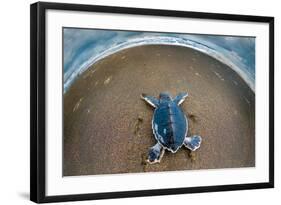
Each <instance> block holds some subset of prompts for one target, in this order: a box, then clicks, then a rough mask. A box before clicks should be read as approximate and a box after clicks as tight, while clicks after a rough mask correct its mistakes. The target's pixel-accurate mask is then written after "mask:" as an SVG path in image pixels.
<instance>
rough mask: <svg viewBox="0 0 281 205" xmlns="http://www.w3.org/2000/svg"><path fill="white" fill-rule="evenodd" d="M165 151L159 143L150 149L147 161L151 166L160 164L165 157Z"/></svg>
mask: <svg viewBox="0 0 281 205" xmlns="http://www.w3.org/2000/svg"><path fill="white" fill-rule="evenodd" d="M164 152H165V150H164V149H163V147H162V145H160V144H159V143H157V144H155V145H154V146H153V147H151V148H150V149H149V152H148V159H147V160H146V161H147V162H148V163H149V164H155V163H157V162H158V163H159V162H160V161H161V158H162V157H163V155H164Z"/></svg>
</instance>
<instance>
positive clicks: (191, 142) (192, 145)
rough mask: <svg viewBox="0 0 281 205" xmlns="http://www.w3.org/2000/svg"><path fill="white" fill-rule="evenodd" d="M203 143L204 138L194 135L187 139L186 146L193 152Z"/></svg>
mask: <svg viewBox="0 0 281 205" xmlns="http://www.w3.org/2000/svg"><path fill="white" fill-rule="evenodd" d="M201 142H202V138H201V137H200V136H199V135H193V136H192V137H185V139H184V142H183V144H184V146H185V147H186V148H188V149H190V150H191V151H195V150H197V149H198V148H199V147H200V145H201Z"/></svg>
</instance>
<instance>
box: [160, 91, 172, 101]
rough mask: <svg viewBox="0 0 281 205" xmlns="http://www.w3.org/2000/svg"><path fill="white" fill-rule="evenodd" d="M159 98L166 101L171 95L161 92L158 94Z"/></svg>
mask: <svg viewBox="0 0 281 205" xmlns="http://www.w3.org/2000/svg"><path fill="white" fill-rule="evenodd" d="M159 99H160V102H167V101H171V100H172V97H171V95H170V94H169V93H167V92H162V93H160V95H159Z"/></svg>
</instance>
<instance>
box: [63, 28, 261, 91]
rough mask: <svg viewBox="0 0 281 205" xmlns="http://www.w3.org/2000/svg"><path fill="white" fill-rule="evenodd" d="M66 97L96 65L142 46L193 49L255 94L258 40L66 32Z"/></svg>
mask: <svg viewBox="0 0 281 205" xmlns="http://www.w3.org/2000/svg"><path fill="white" fill-rule="evenodd" d="M63 32H64V34H63V36H64V48H63V49H64V59H63V60H64V68H63V71H64V93H65V92H67V90H68V88H69V87H70V86H71V85H72V83H73V82H74V81H75V79H76V78H77V77H78V76H79V75H81V74H82V73H83V72H84V71H85V70H87V69H88V68H89V67H90V66H91V65H93V64H94V63H95V62H97V61H99V60H100V59H103V58H105V57H107V56H109V55H111V54H113V53H115V52H118V51H121V50H123V49H126V48H131V47H135V46H141V45H176V46H184V47H189V48H193V49H195V50H198V51H200V52H202V53H205V54H207V55H209V56H211V57H213V58H215V59H217V60H219V61H220V62H222V63H224V64H226V65H227V66H229V67H230V68H232V69H233V70H234V71H235V72H236V73H238V75H239V76H240V77H241V78H242V79H243V80H244V81H245V82H246V83H247V84H248V86H249V87H250V88H251V89H252V90H253V91H254V92H255V37H241V36H218V35H200V34H174V33H156V32H131V31H112V30H96V29H78V28H64V31H63Z"/></svg>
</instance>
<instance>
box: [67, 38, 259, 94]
mask: <svg viewBox="0 0 281 205" xmlns="http://www.w3.org/2000/svg"><path fill="white" fill-rule="evenodd" d="M142 45H175V46H184V47H188V48H192V49H195V50H197V51H200V52H202V53H205V54H207V55H209V56H211V57H213V58H215V59H217V60H218V61H220V62H221V63H223V64H225V65H227V66H229V67H230V68H232V69H233V70H234V71H235V72H236V73H237V74H238V75H239V76H240V77H241V78H242V79H243V80H244V81H245V82H246V83H247V84H248V86H249V87H250V88H251V89H252V91H253V92H255V76H254V75H253V74H251V73H250V72H249V71H248V69H247V66H246V65H245V64H243V63H242V62H241V60H239V58H238V59H237V56H236V55H234V54H233V53H231V52H230V51H229V50H226V49H224V48H222V47H219V46H217V45H215V44H209V45H206V44H203V43H200V42H198V41H196V40H192V39H187V38H184V37H174V36H152V37H141V38H133V39H129V40H127V41H125V42H121V43H116V44H115V45H113V46H112V47H110V48H108V49H105V50H104V51H103V52H100V53H98V54H95V55H93V56H92V57H91V58H90V59H89V60H87V61H85V62H84V63H83V64H81V65H80V66H79V68H78V69H75V70H74V71H73V70H72V71H68V72H66V73H65V74H64V93H65V92H66V91H67V90H68V88H69V87H70V86H71V85H72V83H73V82H74V80H75V79H76V78H77V77H78V76H79V75H81V74H82V73H83V72H84V71H85V70H87V69H88V68H89V67H90V66H91V65H93V64H94V63H96V62H97V61H99V60H101V59H103V58H105V57H107V56H109V55H111V54H113V53H116V52H118V51H121V50H124V49H127V48H131V47H136V46H142Z"/></svg>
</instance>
